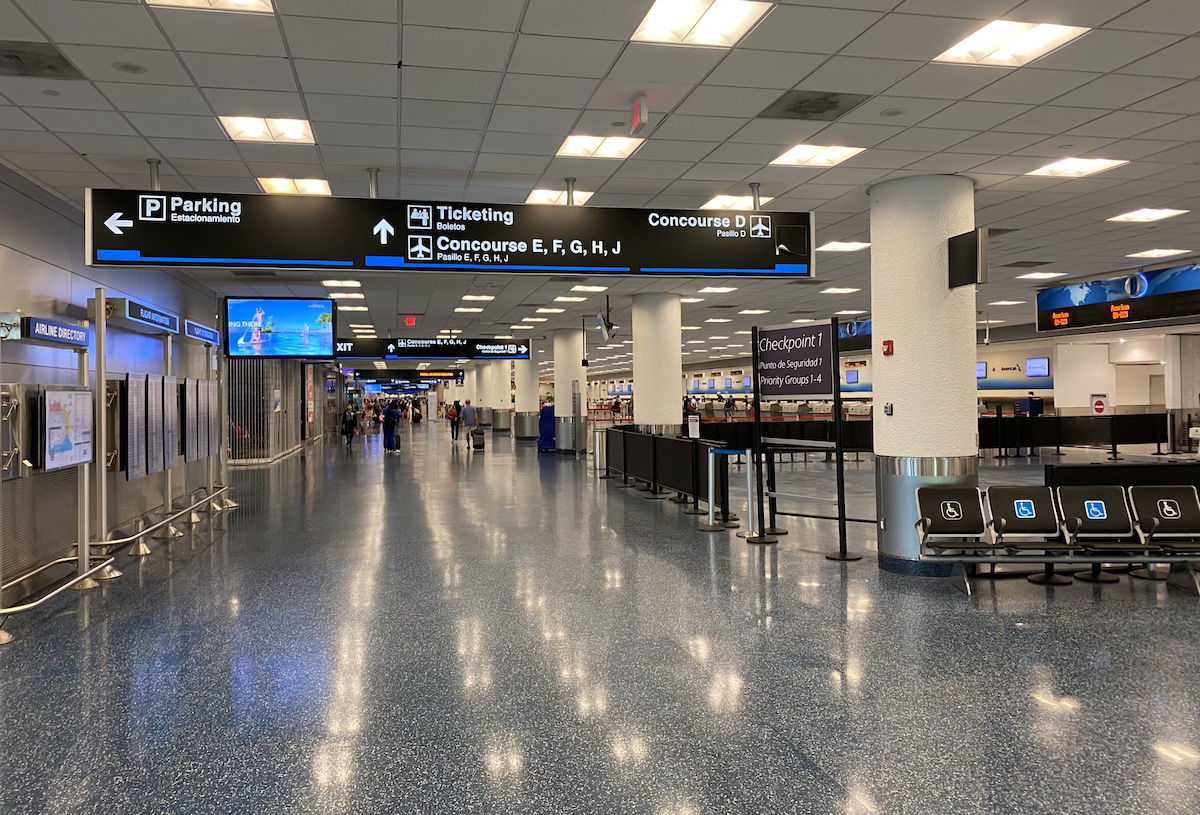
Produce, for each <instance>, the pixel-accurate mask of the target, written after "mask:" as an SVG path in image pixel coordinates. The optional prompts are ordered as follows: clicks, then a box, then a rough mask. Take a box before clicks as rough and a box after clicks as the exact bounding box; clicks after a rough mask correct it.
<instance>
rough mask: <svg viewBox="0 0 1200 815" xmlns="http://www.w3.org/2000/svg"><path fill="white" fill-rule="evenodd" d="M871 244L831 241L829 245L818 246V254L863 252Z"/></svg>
mask: <svg viewBox="0 0 1200 815" xmlns="http://www.w3.org/2000/svg"><path fill="white" fill-rule="evenodd" d="M870 245H871V244H869V243H863V242H862V241H830V242H829V243H827V244H825V245H823V246H818V247H817V251H818V252H861V251H862V250H864V249H866V248H867V247H868V246H870Z"/></svg>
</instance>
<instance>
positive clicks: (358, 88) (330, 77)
mask: <svg viewBox="0 0 1200 815" xmlns="http://www.w3.org/2000/svg"><path fill="white" fill-rule="evenodd" d="M294 64H295V66H296V73H297V75H298V76H299V77H300V86H301V87H302V88H303V89H304V92H305V93H348V94H353V95H358V96H396V94H397V91H398V88H399V78H398V77H397V74H396V68H395V66H393V65H379V64H371V63H365V62H332V61H329V60H315V59H298V60H295V61H294Z"/></svg>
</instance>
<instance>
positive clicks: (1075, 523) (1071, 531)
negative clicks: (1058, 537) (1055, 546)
mask: <svg viewBox="0 0 1200 815" xmlns="http://www.w3.org/2000/svg"><path fill="white" fill-rule="evenodd" d="M1082 528H1083V519H1082V518H1067V519H1065V520H1064V521H1063V525H1062V531H1063V540H1064V541H1065V542H1066V544H1067V546H1071V547H1074V546H1075V542H1076V541H1077V540H1078V539H1079V530H1080V529H1082Z"/></svg>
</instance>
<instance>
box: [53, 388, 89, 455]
mask: <svg viewBox="0 0 1200 815" xmlns="http://www.w3.org/2000/svg"><path fill="white" fill-rule="evenodd" d="M44 418H45V429H46V435H45V439H44V444H45V451H46V456H45V460H44V466H45V469H47V470H59V469H62V468H63V467H74V466H75V465H77V464H86V463H87V462H89V461H91V460H92V423H93V416H92V392H91V391H62V390H47V391H46V392H45V416H44Z"/></svg>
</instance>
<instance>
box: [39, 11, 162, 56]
mask: <svg viewBox="0 0 1200 815" xmlns="http://www.w3.org/2000/svg"><path fill="white" fill-rule="evenodd" d="M20 6H21V8H23V9H24V10H25V13H26V14H28V15H29V16H30V17H31V18H33V21H34V22H35V23H37V24H38V25H39V26H41V27H42V29H43V30H44V31H45V32H46V33H47V34H48V35H49V36H50V37H51V39H53V40H54V41H55V42H58V43H63V44H70V45H125V46H129V47H131V48H163V49H165V48H167V47H168V45H167V41H166V40H165V39H163V36H162V33H161V32H160V31H159V30H158V26H156V25H155V24H154V20H153V19H151V17H150V12H149V11H148V10H147V8H146V6H144V5H142V4H140V3H138V4H136V5H135V4H116V3H92V2H86V0H21V3H20Z"/></svg>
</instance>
